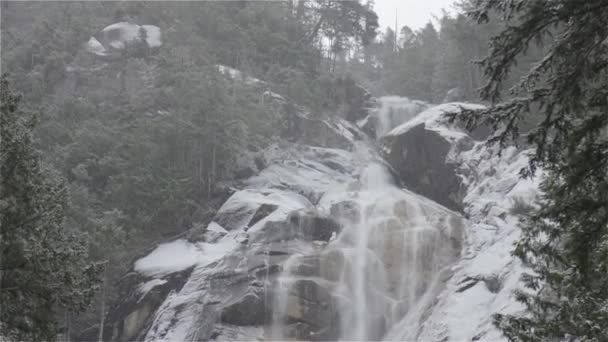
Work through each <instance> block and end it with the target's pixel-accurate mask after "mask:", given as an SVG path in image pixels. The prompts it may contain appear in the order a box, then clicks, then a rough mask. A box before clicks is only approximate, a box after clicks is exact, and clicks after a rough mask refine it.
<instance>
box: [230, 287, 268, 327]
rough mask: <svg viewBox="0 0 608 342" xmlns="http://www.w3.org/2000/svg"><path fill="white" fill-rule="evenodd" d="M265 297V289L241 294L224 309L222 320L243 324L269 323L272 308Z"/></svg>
mask: <svg viewBox="0 0 608 342" xmlns="http://www.w3.org/2000/svg"><path fill="white" fill-rule="evenodd" d="M264 297H265V294H264V293H263V291H251V292H247V293H245V294H244V295H242V296H239V297H238V298H236V299H235V300H233V301H232V302H231V303H229V304H227V305H226V306H225V307H224V308H223V309H222V312H221V314H220V317H221V320H222V322H224V323H229V324H234V325H241V326H246V325H262V324H266V323H269V321H270V310H269V305H267V300H265V298H264Z"/></svg>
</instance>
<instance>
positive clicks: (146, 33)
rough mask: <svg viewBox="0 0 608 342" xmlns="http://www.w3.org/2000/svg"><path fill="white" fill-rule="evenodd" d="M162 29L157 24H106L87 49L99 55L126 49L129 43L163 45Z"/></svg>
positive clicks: (148, 45)
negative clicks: (140, 42)
mask: <svg viewBox="0 0 608 342" xmlns="http://www.w3.org/2000/svg"><path fill="white" fill-rule="evenodd" d="M161 37H162V36H161V31H160V28H159V27H158V26H155V25H137V24H133V23H129V22H124V21H123V22H118V23H114V24H112V25H109V26H106V27H105V28H104V29H102V30H101V31H100V32H99V33H98V34H96V36H95V37H91V38H90V39H89V41H88V43H87V51H89V52H90V53H93V54H95V55H98V56H108V55H111V54H112V53H113V52H114V51H120V50H124V49H125V47H126V46H127V45H128V44H129V43H135V42H139V41H142V42H145V43H146V45H147V47H149V48H158V47H160V46H161V45H162V39H161Z"/></svg>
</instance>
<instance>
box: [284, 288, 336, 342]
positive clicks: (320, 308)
mask: <svg viewBox="0 0 608 342" xmlns="http://www.w3.org/2000/svg"><path fill="white" fill-rule="evenodd" d="M286 309H287V312H286V316H287V318H286V320H287V322H286V323H287V326H286V329H285V332H284V333H285V336H286V337H288V338H294V339H298V340H309V341H327V340H336V339H337V337H338V335H339V332H340V321H339V317H338V309H337V300H336V299H335V298H333V297H332V296H331V294H330V293H329V291H328V290H327V289H325V288H323V287H322V286H320V285H319V284H317V283H316V282H314V281H312V280H298V281H296V282H294V283H293V284H292V286H291V288H290V290H289V293H288V297H287V308H286Z"/></svg>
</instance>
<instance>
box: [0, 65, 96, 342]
mask: <svg viewBox="0 0 608 342" xmlns="http://www.w3.org/2000/svg"><path fill="white" fill-rule="evenodd" d="M0 92H1V94H0V96H1V101H2V102H1V117H0V137H1V139H2V140H1V141H0V169H1V172H2V174H1V178H0V225H1V226H0V227H1V232H0V301H1V302H2V310H0V322H1V323H2V325H3V330H4V331H5V332H8V334H9V335H12V336H13V337H15V338H17V339H21V340H24V339H25V340H30V339H31V340H52V339H53V338H54V336H55V333H56V322H55V310H56V309H58V308H62V309H65V310H69V311H79V310H83V309H85V308H86V307H87V305H88V304H89V302H90V300H91V298H92V295H93V293H94V291H95V289H96V283H97V281H98V274H99V271H100V270H99V267H98V265H96V264H89V263H87V259H88V258H87V250H86V247H85V246H86V244H85V243H84V241H82V239H81V238H80V237H79V236H77V235H76V234H75V232H74V231H69V230H67V229H66V228H65V226H64V219H65V214H66V210H67V205H68V202H67V201H68V198H67V190H66V187H65V186H64V183H63V181H62V180H61V178H60V177H59V176H58V175H57V174H56V173H55V172H54V171H53V170H51V169H50V168H48V167H47V166H46V165H44V164H43V163H42V162H41V158H40V155H39V153H38V151H37V150H36V149H35V148H34V146H33V138H32V129H33V127H34V122H35V120H34V117H31V116H30V117H27V116H25V115H24V113H23V112H20V111H19V110H18V108H17V106H18V103H19V97H18V96H16V95H14V94H13V93H12V92H11V91H10V89H9V87H8V81H7V79H6V77H4V76H3V77H2V81H1V89H0Z"/></svg>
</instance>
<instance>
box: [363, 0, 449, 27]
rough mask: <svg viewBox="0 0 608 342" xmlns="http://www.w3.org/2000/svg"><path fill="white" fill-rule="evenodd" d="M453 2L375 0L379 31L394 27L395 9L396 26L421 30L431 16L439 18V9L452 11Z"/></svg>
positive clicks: (445, 0)
mask: <svg viewBox="0 0 608 342" xmlns="http://www.w3.org/2000/svg"><path fill="white" fill-rule="evenodd" d="M454 2H455V0H375V6H374V9H375V11H376V13H378V17H379V19H380V29H381V32H384V30H385V29H386V27H387V26H390V27H391V28H393V27H394V26H395V9H397V20H398V23H397V25H398V26H399V28H401V27H403V26H404V25H407V26H409V27H410V28H412V29H413V30H417V29H419V28H422V27H423V26H424V25H425V24H426V23H427V22H428V21H429V20H432V19H433V15H437V16H440V15H441V9H442V8H445V9H446V10H448V11H450V12H451V11H453V8H452V4H453V3H454Z"/></svg>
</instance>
